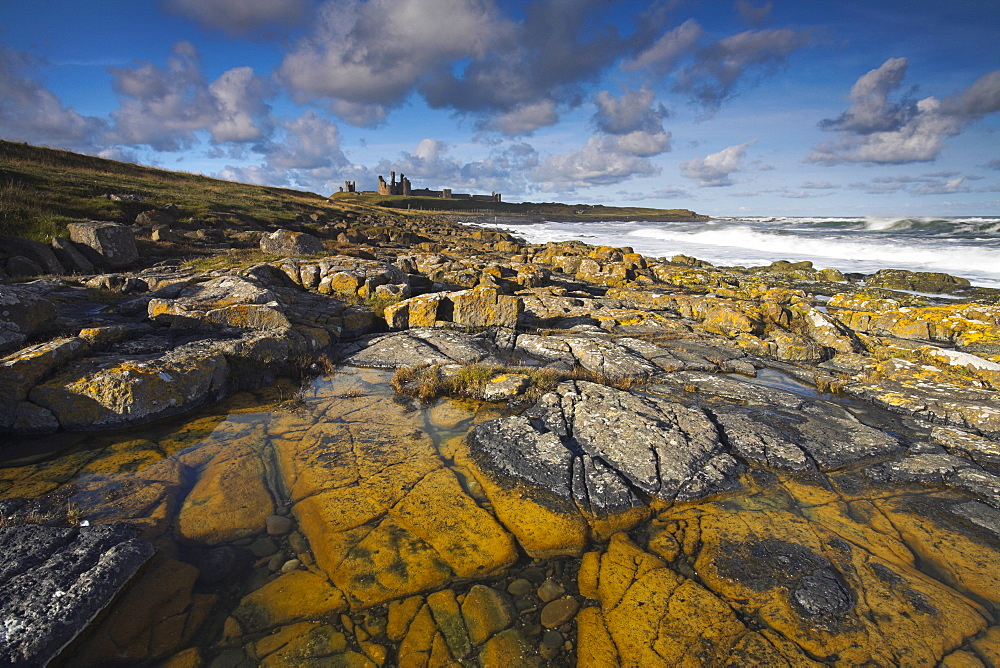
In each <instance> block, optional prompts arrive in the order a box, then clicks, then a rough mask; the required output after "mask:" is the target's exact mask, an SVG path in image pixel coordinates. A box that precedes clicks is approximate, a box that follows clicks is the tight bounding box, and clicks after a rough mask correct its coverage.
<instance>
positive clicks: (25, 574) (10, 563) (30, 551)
mask: <svg viewBox="0 0 1000 668" xmlns="http://www.w3.org/2000/svg"><path fill="white" fill-rule="evenodd" d="M135 533H136V532H135V531H134V530H132V529H131V528H129V527H128V526H125V525H121V524H106V525H101V526H95V527H86V528H75V529H61V528H54V527H43V526H34V525H30V526H19V527H9V528H5V529H0V550H2V552H3V554H4V555H5V556H6V558H5V560H4V564H3V566H0V585H2V588H3V591H4V596H3V598H2V601H0V619H3V624H4V627H3V628H4V633H3V634H0V661H2V662H4V663H7V664H11V665H46V664H48V663H49V662H50V661H52V660H53V659H54V658H55V657H56V656H58V655H59V653H60V652H61V651H62V649H63V648H65V647H66V645H68V644H69V643H70V642H72V641H73V639H74V638H76V636H77V635H78V634H80V633H81V632H82V631H83V630H84V629H86V628H87V626H88V625H89V624H90V622H91V621H92V620H93V619H94V617H96V616H97V615H98V614H99V613H100V612H101V611H102V610H103V609H104V608H105V607H106V606H108V605H109V604H110V603H111V602H112V600H114V598H115V597H116V596H117V595H118V593H119V592H120V591H121V590H122V589H123V588H124V587H125V586H126V585H127V584H128V583H129V581H130V580H131V579H132V577H133V576H134V575H135V574H136V572H138V570H139V568H140V567H141V566H142V565H143V564H144V563H145V562H146V561H147V560H148V559H149V558H150V556H152V554H153V546H152V545H151V544H149V543H148V542H146V541H144V540H139V539H137V538H135Z"/></svg>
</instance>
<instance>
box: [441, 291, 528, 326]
mask: <svg viewBox="0 0 1000 668" xmlns="http://www.w3.org/2000/svg"><path fill="white" fill-rule="evenodd" d="M448 299H449V300H450V301H451V304H452V312H451V318H450V320H451V321H452V322H454V323H455V324H458V325H464V326H466V327H492V326H499V327H516V326H517V318H518V316H519V315H520V314H521V311H523V310H524V305H523V304H522V303H521V300H520V298H519V297H513V296H510V295H502V294H500V293H499V292H498V291H497V290H496V288H474V289H472V290H461V291H459V292H452V293H451V294H449V295H448Z"/></svg>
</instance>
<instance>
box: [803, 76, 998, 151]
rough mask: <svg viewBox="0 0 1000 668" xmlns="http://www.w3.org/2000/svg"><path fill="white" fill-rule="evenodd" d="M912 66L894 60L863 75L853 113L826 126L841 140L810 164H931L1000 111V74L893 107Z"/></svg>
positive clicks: (854, 95)
mask: <svg viewBox="0 0 1000 668" xmlns="http://www.w3.org/2000/svg"><path fill="white" fill-rule="evenodd" d="M907 65H908V62H907V60H906V59H905V58H890V59H889V60H887V61H886V62H885V63H883V64H882V65H881V66H880V67H878V68H876V69H874V70H871V71H870V72H867V73H866V74H864V75H862V76H861V77H860V78H859V79H858V81H857V82H856V83H855V84H854V86H853V87H852V88H851V96H850V97H851V106H850V108H848V110H847V111H845V112H844V113H843V114H841V115H840V116H839V117H837V118H833V119H827V120H824V121H822V122H821V123H820V127H821V128H822V129H824V130H830V131H833V132H836V133H837V134H838V139H836V140H834V141H831V142H827V143H824V144H821V145H819V146H817V147H816V148H815V149H814V150H813V152H812V153H811V154H810V155H809V156H807V157H806V160H807V161H808V162H818V163H822V164H827V165H834V164H840V163H850V162H857V163H871V164H903V163H909V162H929V161H931V160H934V159H936V158H937V157H938V155H939V154H940V153H941V150H942V149H943V148H944V142H945V140H946V139H947V138H948V137H952V136H955V135H957V134H959V133H960V132H962V130H963V129H964V128H965V126H966V125H968V124H969V123H971V122H972V121H975V120H977V119H979V118H982V117H983V116H985V115H987V114H990V113H994V112H996V111H1000V70H997V71H994V72H990V73H988V74H986V75H984V76H982V77H980V78H979V79H977V80H976V81H975V82H974V83H973V84H972V85H971V86H969V87H968V88H967V89H965V90H964V91H962V92H960V93H958V94H956V95H953V96H951V97H948V98H945V99H944V100H939V99H938V98H936V97H926V98H924V99H922V100H919V101H916V102H914V101H912V100H911V99H909V95H906V94H904V95H903V97H902V99H901V100H899V101H897V102H893V101H892V100H890V95H891V94H892V93H893V92H894V91H896V90H897V89H898V88H899V87H900V86H901V85H902V82H903V78H904V77H905V74H906V69H907Z"/></svg>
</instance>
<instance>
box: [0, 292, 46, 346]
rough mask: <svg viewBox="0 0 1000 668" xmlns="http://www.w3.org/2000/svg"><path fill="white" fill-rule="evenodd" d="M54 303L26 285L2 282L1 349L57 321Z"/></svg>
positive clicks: (40, 331)
mask: <svg viewBox="0 0 1000 668" xmlns="http://www.w3.org/2000/svg"><path fill="white" fill-rule="evenodd" d="M55 320H56V308H55V305H54V304H53V303H52V302H51V301H49V300H48V299H45V298H43V297H40V296H38V295H37V294H36V293H35V291H34V290H31V289H30V288H29V287H27V286H19V285H0V351H7V350H10V349H11V348H14V347H15V346H17V345H19V344H21V343H23V342H24V341H26V340H27V339H28V338H30V337H33V336H36V335H38V334H40V333H42V332H44V331H45V330H47V329H49V328H51V327H52V326H53V325H54V324H55Z"/></svg>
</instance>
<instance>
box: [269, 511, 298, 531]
mask: <svg viewBox="0 0 1000 668" xmlns="http://www.w3.org/2000/svg"><path fill="white" fill-rule="evenodd" d="M264 522H265V524H266V525H267V535H268V536H284V535H285V534H287V533H291V531H292V529H294V528H295V522H293V521H292V519H291V518H289V517H284V516H282V515H268V516H267V519H266V520H265V521H264Z"/></svg>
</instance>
